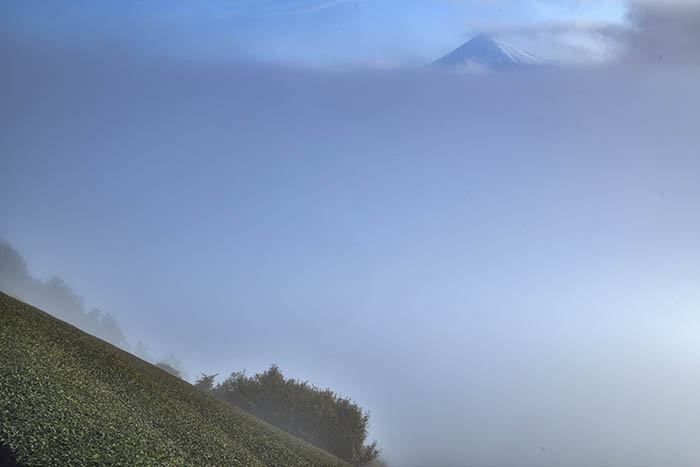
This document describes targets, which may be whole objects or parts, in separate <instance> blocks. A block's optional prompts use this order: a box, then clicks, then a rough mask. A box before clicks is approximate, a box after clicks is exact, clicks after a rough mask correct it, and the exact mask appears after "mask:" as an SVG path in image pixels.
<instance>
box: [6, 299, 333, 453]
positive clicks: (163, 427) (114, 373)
mask: <svg viewBox="0 0 700 467" xmlns="http://www.w3.org/2000/svg"><path fill="white" fill-rule="evenodd" d="M0 444H5V445H9V447H10V449H11V451H12V453H13V454H14V456H15V457H16V458H17V460H18V461H19V462H20V463H22V464H26V465H55V466H60V465H105V464H109V465H183V466H194V465H216V466H226V465H234V466H237V465H245V466H294V465H299V466H302V465H303V466H342V465H346V464H344V463H343V462H341V461H340V460H338V459H336V458H335V457H332V456H331V455H329V454H327V453H325V452H323V451H320V450H318V449H316V448H314V447H312V446H310V445H308V444H306V443H304V442H303V441H300V440H298V439H297V438H294V437H292V436H290V435H288V434H287V433H284V432H282V431H280V430H277V429H276V428H273V427H271V426H270V425H268V424H266V423H264V422H262V421H260V420H259V419H257V418H255V417H253V416H251V415H248V414H247V413H244V412H242V411H240V410H238V409H237V408H235V407H232V406H229V405H228V404H225V403H223V402H220V401H217V400H215V399H213V398H212V397H210V396H208V395H206V394H204V393H202V392H200V391H198V390H197V389H195V388H194V387H193V386H191V385H190V384H188V383H186V382H184V381H182V380H179V379H178V378H175V377H174V376H172V375H170V374H168V373H166V372H165V371H162V370H160V369H159V368H156V367H155V366H153V365H151V364H149V363H147V362H145V361H143V360H141V359H139V358H137V357H135V356H133V355H131V354H129V353H127V352H124V351H122V350H120V349H118V348H116V347H114V346H112V345H110V344H108V343H106V342H104V341H102V340H100V339H97V338H95V337H93V336H90V335H89V334H86V333H84V332H82V331H80V330H78V329H77V328H75V327H73V326H70V325H69V324H66V323H64V322H62V321H60V320H58V319H56V318H53V317H52V316H50V315H48V314H46V313H44V312H42V311H40V310H38V309H36V308H34V307H31V306H29V305H26V304H24V303H22V302H20V301H17V300H15V299H13V298H11V297H9V296H7V295H5V294H3V293H1V292H0Z"/></svg>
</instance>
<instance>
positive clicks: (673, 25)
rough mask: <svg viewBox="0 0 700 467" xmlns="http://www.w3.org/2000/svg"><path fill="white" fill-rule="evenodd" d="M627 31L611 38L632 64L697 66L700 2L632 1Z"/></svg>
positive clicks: (676, 0)
mask: <svg viewBox="0 0 700 467" xmlns="http://www.w3.org/2000/svg"><path fill="white" fill-rule="evenodd" d="M627 19H628V21H629V27H626V28H623V29H618V30H617V32H616V33H615V34H614V35H615V36H617V38H618V39H619V40H620V42H621V43H622V45H623V46H624V48H625V52H624V58H625V59H627V60H631V61H635V62H640V61H641V62H652V63H653V62H665V63H669V64H700V2H698V1H688V0H685V1H678V0H675V1H654V2H652V1H632V2H630V3H629V5H628V10H627Z"/></svg>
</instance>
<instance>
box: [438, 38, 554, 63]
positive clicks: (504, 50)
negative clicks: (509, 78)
mask: <svg viewBox="0 0 700 467" xmlns="http://www.w3.org/2000/svg"><path fill="white" fill-rule="evenodd" d="M548 63H549V62H548V61H547V60H544V59H542V58H540V57H537V56H535V55H532V54H531V53H529V52H526V51H525V50H521V49H518V48H516V47H513V46H511V45H508V44H504V43H503V42H498V41H495V40H493V39H492V38H490V37H487V36H485V35H483V34H482V35H479V36H475V37H473V38H471V39H470V40H469V41H467V42H466V43H465V44H462V45H461V46H460V47H458V48H456V49H455V50H453V51H452V52H450V53H448V54H447V55H445V56H444V57H442V58H440V59H438V60H436V61H435V62H433V64H432V66H439V67H449V68H453V67H470V66H471V67H474V66H476V67H484V68H491V69H497V70H508V69H518V68H530V67H538V66H543V65H547V64H548Z"/></svg>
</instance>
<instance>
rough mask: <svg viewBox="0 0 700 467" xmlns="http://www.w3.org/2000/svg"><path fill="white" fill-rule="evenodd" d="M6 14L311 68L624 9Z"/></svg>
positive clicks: (372, 2)
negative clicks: (489, 31)
mask: <svg viewBox="0 0 700 467" xmlns="http://www.w3.org/2000/svg"><path fill="white" fill-rule="evenodd" d="M0 11H2V16H3V19H2V22H3V24H4V26H3V27H4V28H5V29H15V30H19V31H24V32H25V33H27V34H29V35H32V36H36V35H40V36H45V37H49V38H62V39H65V38H73V39H78V40H83V41H85V42H94V41H95V40H104V41H111V42H113V43H117V44H120V45H121V46H124V45H128V46H130V47H134V48H136V49H139V50H143V51H145V52H148V53H156V54H167V55H170V56H174V57H177V58H181V59H198V58H199V59H201V58H205V59H215V60H223V61H231V60H241V59H244V60H258V61H264V62H276V63H279V62H282V63H292V64H302V65H313V66H328V65H333V66H335V65H353V66H365V65H370V66H412V65H422V64H424V63H426V62H430V61H432V60H434V59H435V58H437V57H439V56H441V55H443V54H444V53H446V52H448V51H449V50H451V49H453V48H455V47H457V46H459V45H460V44H461V43H462V42H464V41H466V40H467V39H468V38H469V37H470V36H472V35H475V34H477V33H480V32H482V31H484V30H487V29H488V30H494V29H499V28H504V29H508V28H514V27H524V26H531V25H537V24H552V23H559V22H572V21H575V22H591V23H619V22H621V21H622V18H623V15H624V7H623V5H622V2H620V1H614V0H611V1H600V2H592V1H591V2H586V1H583V2H582V1H573V0H570V1H543V0H539V1H526V0H520V1H497V0H493V1H487V0H483V1H460V0H432V1H430V0H349V1H320V0H319V1H293V0H289V1H279V0H278V1H267V2H253V1H223V0H219V1H211V0H208V1H203V2H184V1H181V0H178V1H153V2H135V1H126V2H118V3H117V2H90V1H74V2H64V1H55V0H53V1H49V2H35V1H27V2H11V3H10V2H6V3H3V5H2V6H0ZM521 39H522V38H521ZM517 40H518V39H517V38H516V41H517ZM523 45H528V46H533V47H534V48H536V49H537V48H542V49H543V50H542V51H543V52H551V50H550V49H551V47H541V46H539V47H538V45H537V44H533V43H531V42H528V41H525V43H524V44H523ZM549 46H551V43H550V44H549ZM535 52H537V50H535Z"/></svg>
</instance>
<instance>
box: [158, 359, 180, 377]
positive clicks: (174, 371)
mask: <svg viewBox="0 0 700 467" xmlns="http://www.w3.org/2000/svg"><path fill="white" fill-rule="evenodd" d="M155 365H156V366H157V367H158V368H160V369H161V370H165V371H167V372H168V373H170V374H171V375H173V376H177V377H178V378H181V377H182V376H181V375H180V370H178V369H177V368H173V367H172V366H170V365H168V364H167V363H165V362H157V363H156V364H155Z"/></svg>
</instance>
